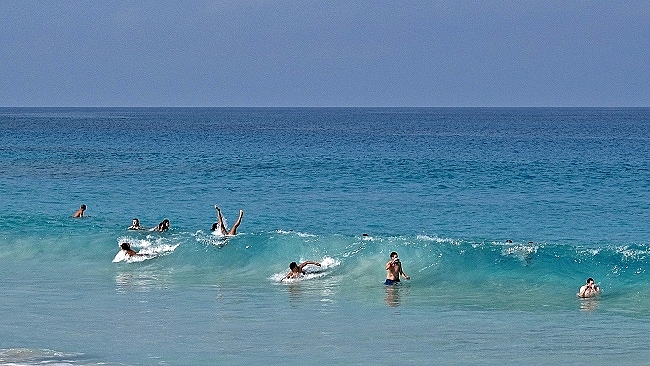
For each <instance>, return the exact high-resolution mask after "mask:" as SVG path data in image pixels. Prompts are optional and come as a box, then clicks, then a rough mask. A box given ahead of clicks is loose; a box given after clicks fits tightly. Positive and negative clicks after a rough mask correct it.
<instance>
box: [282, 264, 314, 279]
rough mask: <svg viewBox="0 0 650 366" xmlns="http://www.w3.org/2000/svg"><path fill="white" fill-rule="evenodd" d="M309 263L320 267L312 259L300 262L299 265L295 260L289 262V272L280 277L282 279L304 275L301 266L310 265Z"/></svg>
mask: <svg viewBox="0 0 650 366" xmlns="http://www.w3.org/2000/svg"><path fill="white" fill-rule="evenodd" d="M310 264H313V265H314V266H319V267H320V263H318V262H314V261H306V262H302V263H300V265H298V263H296V262H291V263H290V264H289V269H290V271H289V273H287V275H286V276H284V277H283V278H282V280H284V279H288V278H298V277H300V276H302V275H304V274H305V270H304V269H303V268H305V266H307V265H310ZM282 280H280V282H282Z"/></svg>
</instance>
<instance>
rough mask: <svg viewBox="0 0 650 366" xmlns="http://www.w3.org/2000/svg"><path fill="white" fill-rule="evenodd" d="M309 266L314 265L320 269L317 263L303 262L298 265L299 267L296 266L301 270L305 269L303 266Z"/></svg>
mask: <svg viewBox="0 0 650 366" xmlns="http://www.w3.org/2000/svg"><path fill="white" fill-rule="evenodd" d="M310 264H313V265H315V266H319V267H320V263H318V262H314V261H305V262H302V263H300V265H299V266H298V268H300V269H303V267H305V266H307V265H310Z"/></svg>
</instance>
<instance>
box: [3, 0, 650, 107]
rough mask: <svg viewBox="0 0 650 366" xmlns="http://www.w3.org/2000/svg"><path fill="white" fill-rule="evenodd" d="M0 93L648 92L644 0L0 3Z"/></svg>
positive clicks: (442, 96)
mask: <svg viewBox="0 0 650 366" xmlns="http://www.w3.org/2000/svg"><path fill="white" fill-rule="evenodd" d="M0 106H650V1H647V0H646V1H624V0H621V1H609V0H607V1H553V0H551V1H548V0H545V1H524V0H522V1H496V0H495V1H491V0H488V1H448V2H447V1H445V2H441V1H363V0H344V1H322V0H320V1H310V0H296V1H246V0H232V1H207V0H205V1H161V0H156V1H85V0H84V1H47V0H44V1H23V0H20V1H14V0H2V1H0Z"/></svg>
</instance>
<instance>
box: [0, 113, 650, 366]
mask: <svg viewBox="0 0 650 366" xmlns="http://www.w3.org/2000/svg"><path fill="white" fill-rule="evenodd" d="M649 139H650V110H648V109H629V108H628V109H542V108H520V109H517V108H513V109H509V108H487V109H480V108H477V109H457V108H450V109H444V108H443V109H425V108H415V109H394V108H377V109H374V108H350V109H345V108H342V109H338V108H330V109H310V108H304V109H303V108H293V109H281V108H278V109H273V108H271V109H265V108H241V109H224V108H218V109H210V108H169V109H165V108H142V109H137V108H108V109H57V108H53V109H36V108H26V109H25V108H23V109H21V108H4V109H0V173H1V174H0V202H1V203H2V207H3V208H4V209H3V210H2V212H0V221H1V222H2V225H0V226H1V227H0V263H2V266H1V267H0V272H1V273H0V274H1V276H0V278H1V279H0V289H2V292H3V294H4V296H3V299H2V300H0V318H1V319H3V321H2V322H1V323H0V364H42V363H59V364H100V363H101V364H125V365H144V364H240V363H255V364H259V363H269V362H270V363H273V364H277V363H281V362H286V360H296V361H302V362H322V363H328V364H368V363H376V364H390V363H393V361H394V360H395V359H396V358H397V359H399V360H400V362H402V363H407V364H408V363H410V364H431V363H444V364H522V363H537V364H540V363H545V364H546V363H571V364H587V363H589V364H594V363H596V364H613V363H614V364H637V363H638V362H639V361H640V360H645V359H647V357H648V351H646V348H645V345H644V344H643V339H644V335H645V334H647V333H648V330H649V328H650V318H648V317H647V314H648V311H649V310H650V301H648V298H650V296H648V293H649V292H648V290H650V279H649V278H648V273H647V269H648V266H649V264H650V263H649V259H648V253H649V252H648V250H649V248H650V228H649V226H648V224H647V222H648V217H649V213H650V179H649V178H650V174H649V173H648V169H649V168H650V161H649V158H650V151H649V150H650V147H649V146H650V144H648V142H649V141H648V140H649ZM81 203H85V204H86V205H87V206H88V210H87V211H86V215H87V217H85V218H82V219H72V218H71V217H70V216H71V215H72V213H73V212H74V211H75V210H76V209H77V208H78V206H79V205H80V204H81ZM215 203H216V204H219V205H220V206H221V208H222V211H223V213H224V215H225V217H226V219H227V222H228V224H232V223H233V222H234V221H235V219H236V216H237V213H238V210H239V209H243V210H244V211H245V215H244V218H243V222H242V225H241V226H240V228H239V231H238V232H239V235H237V236H236V237H234V238H230V239H227V240H224V239H223V238H220V237H217V236H215V235H213V234H212V233H211V232H210V231H209V229H210V226H211V224H212V223H213V222H214V221H215V211H214V208H213V206H214V204H215ZM133 217H138V218H139V219H140V221H141V223H142V224H143V225H145V226H148V227H151V226H153V225H155V224H157V223H158V222H160V221H161V220H162V219H164V218H168V219H170V221H171V223H172V225H171V226H172V228H171V230H170V231H169V232H167V233H162V234H160V233H152V232H148V231H142V232H133V231H127V230H126V227H127V226H129V225H130V223H131V219H132V218H133ZM364 233H365V234H368V236H363V235H362V234H364ZM508 240H510V241H512V242H508ZM122 241H129V242H131V243H133V247H134V249H136V250H140V251H143V252H145V253H153V254H154V255H152V256H153V257H154V258H151V259H146V260H144V261H136V262H132V263H125V262H119V263H113V262H112V261H113V258H114V257H115V254H116V253H117V249H118V248H117V245H118V244H119V243H120V242H122ZM393 250H395V251H398V252H399V253H400V257H401V258H402V261H403V262H404V269H405V271H406V272H407V273H408V274H409V275H410V276H411V277H412V280H411V281H405V282H404V283H402V285H401V286H399V287H397V288H386V287H385V286H383V285H382V283H383V279H384V276H385V271H384V270H383V268H384V267H383V266H384V263H385V262H386V261H387V260H388V254H389V253H390V252H391V251H393ZM300 260H318V261H322V262H323V263H324V264H325V265H324V267H325V269H324V270H323V271H321V272H319V273H314V274H311V275H309V276H308V278H307V279H304V280H301V281H293V282H290V283H279V282H278V279H279V278H280V276H281V275H282V274H284V273H286V271H287V270H288V268H287V266H288V263H289V262H291V261H300ZM587 277H594V278H595V279H596V282H598V283H600V285H601V286H602V288H603V289H604V294H603V295H602V296H601V297H600V298H598V299H592V300H579V299H578V298H577V297H576V295H575V294H576V292H577V289H578V287H579V286H580V285H581V284H582V283H583V282H584V280H585V279H586V278H587ZM585 345H590V346H591V351H590V352H591V354H592V356H590V357H589V358H585V357H584V356H583V355H584V347H585Z"/></svg>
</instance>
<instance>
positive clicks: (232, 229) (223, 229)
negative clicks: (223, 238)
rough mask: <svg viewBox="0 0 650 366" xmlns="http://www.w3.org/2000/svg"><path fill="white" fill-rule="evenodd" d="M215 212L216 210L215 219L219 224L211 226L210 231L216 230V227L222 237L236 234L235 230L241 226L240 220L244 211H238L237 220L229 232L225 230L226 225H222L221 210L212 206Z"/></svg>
mask: <svg viewBox="0 0 650 366" xmlns="http://www.w3.org/2000/svg"><path fill="white" fill-rule="evenodd" d="M214 208H215V210H217V219H218V220H219V222H215V223H214V224H213V225H212V230H213V231H214V230H216V229H217V226H218V227H219V228H220V229H221V234H222V235H236V234H237V228H238V227H239V225H240V224H241V219H242V217H244V211H243V210H239V217H238V218H237V221H236V222H235V224H234V225H233V226H232V227H231V228H230V231H228V229H227V228H226V225H225V224H224V223H223V216H222V215H221V210H220V209H219V206H214Z"/></svg>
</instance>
